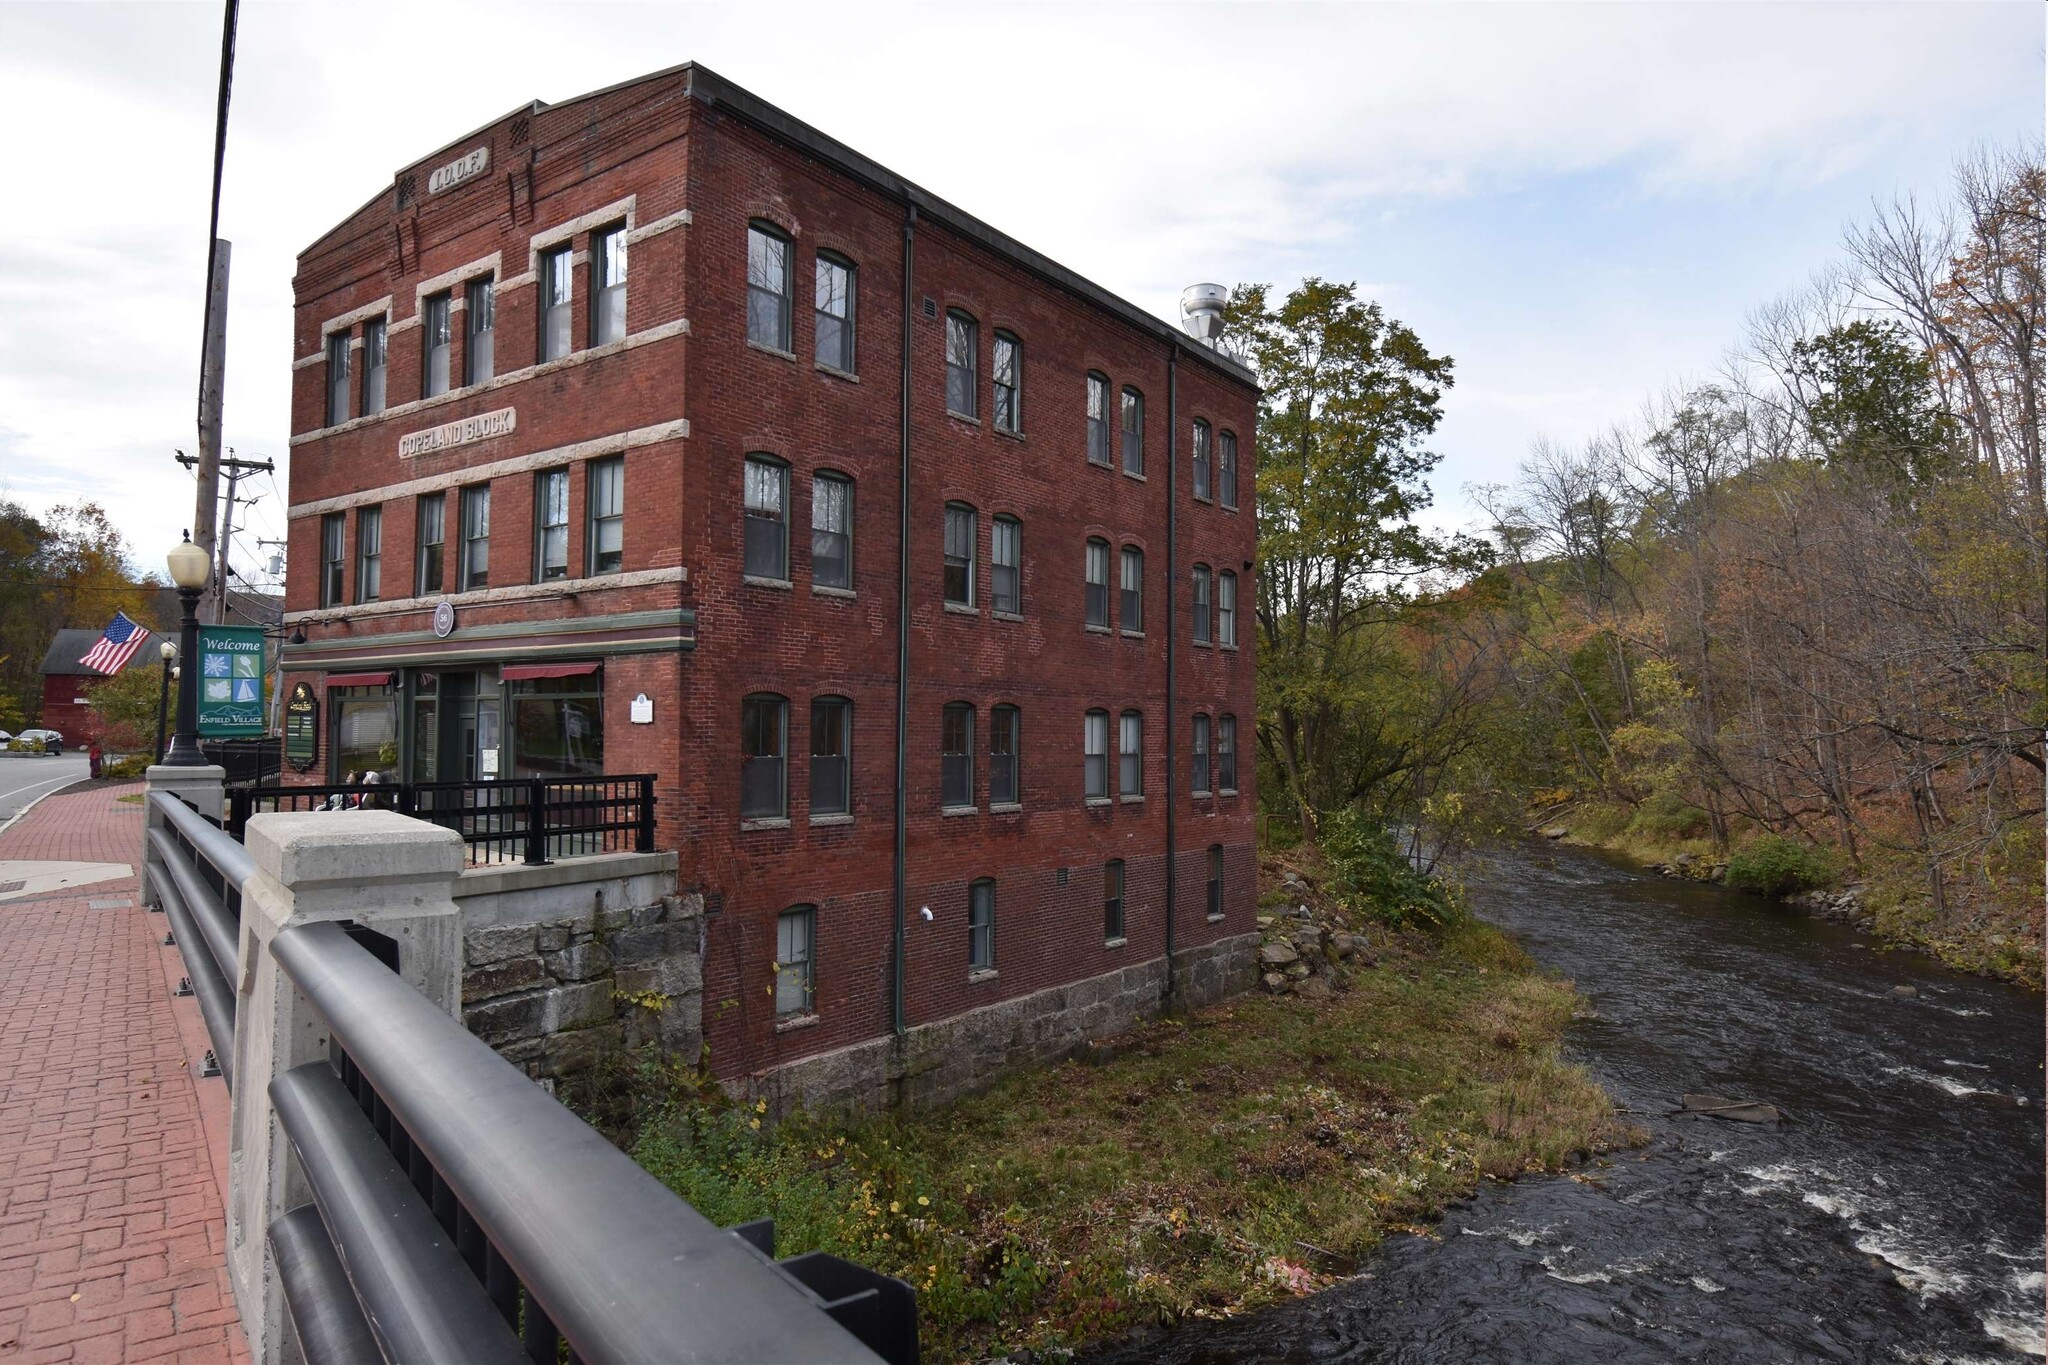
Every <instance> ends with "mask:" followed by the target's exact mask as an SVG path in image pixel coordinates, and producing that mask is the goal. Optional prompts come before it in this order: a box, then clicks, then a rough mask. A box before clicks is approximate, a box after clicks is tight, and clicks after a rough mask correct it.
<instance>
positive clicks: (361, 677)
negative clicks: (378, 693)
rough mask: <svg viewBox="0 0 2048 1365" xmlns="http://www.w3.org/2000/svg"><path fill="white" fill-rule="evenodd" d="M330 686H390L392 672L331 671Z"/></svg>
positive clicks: (328, 676)
mask: <svg viewBox="0 0 2048 1365" xmlns="http://www.w3.org/2000/svg"><path fill="white" fill-rule="evenodd" d="M327 685H328V686H329V687H389V686H390V685H391V674H390V673H388V672H385V673H329V674H328V675H327Z"/></svg>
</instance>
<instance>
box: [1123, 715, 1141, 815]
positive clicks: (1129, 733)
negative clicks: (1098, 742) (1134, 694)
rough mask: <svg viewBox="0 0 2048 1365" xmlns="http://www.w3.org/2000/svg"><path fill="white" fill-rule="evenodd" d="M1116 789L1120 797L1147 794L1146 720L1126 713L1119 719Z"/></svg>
mask: <svg viewBox="0 0 2048 1365" xmlns="http://www.w3.org/2000/svg"><path fill="white" fill-rule="evenodd" d="M1116 734H1117V740H1116V789H1117V794H1118V795H1120V796H1142V795H1143V794H1144V792H1145V718H1144V717H1143V716H1141V715H1139V714H1138V713H1137V712H1136V711H1126V712H1124V713H1123V715H1121V716H1119V717H1118V718H1117V727H1116Z"/></svg>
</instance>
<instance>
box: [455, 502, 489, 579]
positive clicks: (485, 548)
mask: <svg viewBox="0 0 2048 1365" xmlns="http://www.w3.org/2000/svg"><path fill="white" fill-rule="evenodd" d="M461 577H462V587H463V590H464V591H467V590H468V589H470V588H486V587H489V586H490V583H491V486H490V485H489V484H487V483H478V484H471V485H470V486H469V487H467V488H465V489H463V490H462V575H461Z"/></svg>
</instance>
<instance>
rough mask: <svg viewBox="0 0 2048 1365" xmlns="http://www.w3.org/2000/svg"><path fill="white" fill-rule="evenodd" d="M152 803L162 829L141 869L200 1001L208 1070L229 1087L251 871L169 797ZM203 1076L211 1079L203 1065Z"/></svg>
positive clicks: (154, 796)
mask: <svg viewBox="0 0 2048 1365" xmlns="http://www.w3.org/2000/svg"><path fill="white" fill-rule="evenodd" d="M149 802H150V809H151V810H152V811H154V812H155V813H156V814H158V815H160V816H161V817H162V818H163V823H162V824H161V825H155V826H153V827H151V828H150V829H149V831H148V834H147V835H146V839H147V847H146V848H145V849H144V850H143V863H144V866H145V867H147V868H148V872H149V878H150V882H151V884H152V885H153V886H154V887H155V888H156V896H157V905H158V907H159V908H161V909H162V910H163V912H164V914H165V915H166V916H167V917H168V918H169V919H170V921H171V935H170V940H169V941H171V942H175V943H176V944H177V947H178V956H179V958H180V960H182V961H183V963H184V964H185V984H186V985H187V986H189V987H190V988H191V991H192V994H193V995H195V996H197V997H198V1000H199V1016H200V1018H201V1019H203V1020H204V1021H205V1023H206V1036H207V1039H208V1041H209V1042H211V1043H212V1044H213V1049H212V1053H211V1058H210V1060H211V1062H212V1070H217V1071H218V1072H219V1074H220V1076H221V1078H222V1079H223V1080H225V1081H226V1082H227V1083H228V1085H229V1086H230V1087H232V1086H233V1085H234V1065H235V988H234V982H235V978H236V964H237V962H238V960H239V957H240V947H239V943H238V940H239V938H240V936H241V923H242V884H243V883H244V882H245V881H247V880H248V879H249V877H250V876H251V875H252V874H253V873H254V872H255V870H256V867H255V864H254V863H252V862H250V861H249V855H248V853H247V852H246V851H245V850H244V849H243V848H242V845H241V844H240V843H239V842H238V841H237V840H236V839H234V838H232V837H231V836H229V835H228V834H227V832H226V831H224V830H223V829H221V827H220V826H219V825H216V824H214V823H213V822H212V821H210V820H208V819H207V818H206V817H205V816H203V815H201V814H200V813H199V812H198V811H196V810H194V809H193V808H192V807H191V806H188V805H186V804H185V803H184V802H183V801H180V800H179V799H178V798H177V797H175V796H172V795H171V794H170V793H169V792H151V793H150V795H149ZM201 1073H202V1074H212V1073H211V1070H209V1069H208V1067H207V1065H206V1063H205V1062H204V1061H202V1063H201Z"/></svg>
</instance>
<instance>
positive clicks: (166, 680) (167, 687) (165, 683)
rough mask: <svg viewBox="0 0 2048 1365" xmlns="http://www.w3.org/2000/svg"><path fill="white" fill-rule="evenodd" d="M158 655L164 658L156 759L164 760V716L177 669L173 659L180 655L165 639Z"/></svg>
mask: <svg viewBox="0 0 2048 1365" xmlns="http://www.w3.org/2000/svg"><path fill="white" fill-rule="evenodd" d="M156 652H157V657H158V658H160V659H162V660H163V667H162V669H160V670H159V672H160V674H161V675H162V676H160V677H159V678H158V679H157V685H156V761H157V762H159V763H161V762H163V761H164V718H165V716H166V715H168V714H169V712H170V706H171V675H172V674H173V673H175V672H177V670H176V669H175V668H173V667H171V660H173V659H175V658H177V657H178V647H177V646H176V645H174V644H172V643H171V642H170V641H169V640H165V641H164V642H163V643H162V644H159V645H158V646H157V647H156Z"/></svg>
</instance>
